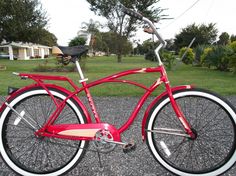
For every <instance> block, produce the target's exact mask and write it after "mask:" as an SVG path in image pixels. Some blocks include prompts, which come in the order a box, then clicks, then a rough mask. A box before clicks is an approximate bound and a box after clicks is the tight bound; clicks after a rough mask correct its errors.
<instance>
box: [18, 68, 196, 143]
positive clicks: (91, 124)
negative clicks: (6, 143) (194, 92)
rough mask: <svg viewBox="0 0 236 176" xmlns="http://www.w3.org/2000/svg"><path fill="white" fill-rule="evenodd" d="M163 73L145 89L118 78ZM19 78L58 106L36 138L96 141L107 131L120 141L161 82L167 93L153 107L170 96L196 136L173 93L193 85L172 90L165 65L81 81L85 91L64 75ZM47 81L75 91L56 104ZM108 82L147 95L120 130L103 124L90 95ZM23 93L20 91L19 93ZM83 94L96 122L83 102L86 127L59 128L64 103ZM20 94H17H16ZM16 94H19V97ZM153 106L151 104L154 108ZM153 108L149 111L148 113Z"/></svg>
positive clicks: (183, 122)
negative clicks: (43, 93)
mask: <svg viewBox="0 0 236 176" xmlns="http://www.w3.org/2000/svg"><path fill="white" fill-rule="evenodd" d="M153 72H155V73H160V78H158V79H157V80H156V81H155V82H154V83H153V84H152V85H151V86H150V87H146V86H144V85H142V84H139V83H137V82H133V81H130V80H122V79H119V78H121V77H124V76H127V75H131V74H141V73H153ZM19 76H20V77H22V78H29V79H32V80H34V81H35V82H36V83H37V84H35V85H34V86H41V87H42V88H43V89H44V90H45V91H46V92H47V93H48V94H49V95H50V97H51V98H52V100H53V102H54V103H55V105H56V107H57V108H56V110H55V111H54V112H53V113H52V115H51V116H50V117H49V119H48V121H47V123H46V124H45V125H44V126H43V127H42V128H41V129H39V130H38V131H36V132H35V134H36V135H37V136H47V137H56V138H62V139H70V140H93V139H95V135H96V133H97V132H98V131H100V130H108V131H109V132H110V133H111V134H112V136H113V140H114V141H115V142H121V139H120V134H121V133H122V132H124V131H125V130H127V129H128V128H129V126H130V125H131V124H132V123H133V121H134V120H135V118H136V117H137V114H138V113H139V111H140V109H141V107H142V105H143V104H144V102H145V101H146V99H147V98H148V96H149V95H150V94H151V93H152V92H153V91H154V90H155V89H156V88H157V87H158V86H159V85H161V84H162V83H164V85H165V88H166V92H164V93H163V94H161V95H160V96H159V97H157V98H156V100H154V102H153V103H152V104H154V103H155V102H156V101H157V100H159V99H160V98H161V97H162V96H164V95H166V94H168V96H169V98H170V102H171V104H172V106H173V109H174V111H175V113H176V116H177V117H178V118H179V120H180V121H181V123H182V125H183V127H184V129H185V131H186V134H188V135H189V136H190V137H191V138H194V134H193V132H192V130H191V127H190V125H189V124H188V122H187V120H186V119H185V117H184V115H183V113H182V112H181V110H180V109H179V107H178V105H177V104H176V102H175V100H174V97H173V95H172V92H173V91H176V90H181V89H189V88H191V86H189V85H188V86H178V87H174V88H171V86H170V83H169V80H168V77H167V74H166V71H165V68H164V66H163V65H160V66H158V67H151V68H141V69H133V70H128V71H123V72H120V73H118V74H114V75H111V76H108V77H105V78H102V79H99V80H97V81H94V82H91V83H88V84H87V83H86V79H82V81H80V82H81V84H82V88H79V87H78V86H77V85H76V84H75V83H74V82H73V81H72V80H71V79H69V78H67V77H64V76H47V75H38V74H26V73H20V74H19ZM44 80H56V81H66V82H68V83H69V84H70V85H71V86H72V87H73V89H74V91H73V92H70V91H67V92H66V93H67V94H68V96H67V97H66V98H65V99H64V100H63V101H62V102H57V101H56V99H55V97H54V96H53V95H52V93H51V92H50V90H49V87H50V86H48V84H46V83H45V82H44ZM108 82H119V83H126V84H131V85H134V86H137V87H140V88H142V89H144V90H145V93H144V94H143V96H142V97H141V98H140V100H139V102H138V103H137V105H136V107H135V108H134V110H133V112H132V114H131V115H130V117H129V118H128V120H127V122H126V123H125V124H123V125H122V126H121V127H120V128H119V129H116V128H115V127H114V126H112V125H110V124H107V123H101V119H100V116H99V114H98V112H97V110H96V107H95V104H94V102H93V99H92V96H91V94H90V91H89V88H91V87H94V86H97V85H99V84H103V83H108ZM57 88H59V89H61V91H62V92H63V91H65V90H64V89H63V88H60V87H57ZM19 91H20V90H19ZM82 91H84V92H85V93H86V96H87V98H88V102H89V105H90V107H91V110H92V112H93V116H94V120H95V121H93V120H92V118H91V116H90V115H89V113H88V111H86V108H85V107H84V106H83V104H82V103H80V106H82V109H83V111H84V113H85V115H86V118H87V124H60V125H54V122H55V120H56V119H57V117H58V116H59V114H60V113H61V111H62V110H63V108H64V106H65V103H66V101H67V100H69V99H70V98H73V97H75V96H76V95H77V94H78V93H80V92H82ZM17 92H18V91H17ZM17 92H16V94H17ZM152 104H151V105H152ZM149 109H150V107H149V108H148V110H149ZM148 110H147V112H146V113H145V116H144V118H143V122H142V136H143V139H145V128H144V126H145V124H146V120H147V114H148Z"/></svg>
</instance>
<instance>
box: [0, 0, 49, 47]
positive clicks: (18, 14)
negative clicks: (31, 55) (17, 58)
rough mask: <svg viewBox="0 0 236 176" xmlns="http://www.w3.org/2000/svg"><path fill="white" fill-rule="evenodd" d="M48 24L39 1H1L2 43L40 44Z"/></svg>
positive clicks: (0, 38)
mask: <svg viewBox="0 0 236 176" xmlns="http://www.w3.org/2000/svg"><path fill="white" fill-rule="evenodd" d="M47 22H48V19H47V18H46V13H45V11H44V10H43V9H42V5H41V3H40V1H38V0H17V1H16V0H0V42H1V41H2V40H4V39H5V40H7V41H22V42H33V43H40V42H41V38H42V37H43V35H44V34H45V33H44V32H45V31H42V30H45V29H44V28H45V26H46V25H47Z"/></svg>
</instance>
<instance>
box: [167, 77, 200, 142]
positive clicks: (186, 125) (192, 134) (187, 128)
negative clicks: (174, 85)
mask: <svg viewBox="0 0 236 176" xmlns="http://www.w3.org/2000/svg"><path fill="white" fill-rule="evenodd" d="M165 87H166V90H167V92H168V96H169V98H170V103H171V105H172V107H173V110H174V112H175V114H176V116H177V117H178V119H179V120H180V122H181V124H182V125H183V127H184V129H185V132H186V134H188V135H189V138H190V139H192V140H194V139H196V137H197V135H196V133H195V132H194V131H193V128H192V127H191V125H190V124H189V123H188V121H187V119H186V118H185V116H184V114H183V112H182V110H181V108H180V107H179V106H178V104H177V102H176V101H175V99H174V96H173V93H172V91H171V87H170V83H169V81H168V80H166V82H165Z"/></svg>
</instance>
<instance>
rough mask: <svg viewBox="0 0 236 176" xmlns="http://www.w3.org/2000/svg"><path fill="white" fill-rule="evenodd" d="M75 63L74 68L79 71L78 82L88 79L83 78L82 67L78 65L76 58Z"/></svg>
mask: <svg viewBox="0 0 236 176" xmlns="http://www.w3.org/2000/svg"><path fill="white" fill-rule="evenodd" d="M75 65H76V68H77V70H78V72H79V75H80V79H81V80H80V83H82V82H85V81H87V80H88V79H87V78H84V74H83V71H82V69H81V67H80V64H79V61H78V60H76V61H75Z"/></svg>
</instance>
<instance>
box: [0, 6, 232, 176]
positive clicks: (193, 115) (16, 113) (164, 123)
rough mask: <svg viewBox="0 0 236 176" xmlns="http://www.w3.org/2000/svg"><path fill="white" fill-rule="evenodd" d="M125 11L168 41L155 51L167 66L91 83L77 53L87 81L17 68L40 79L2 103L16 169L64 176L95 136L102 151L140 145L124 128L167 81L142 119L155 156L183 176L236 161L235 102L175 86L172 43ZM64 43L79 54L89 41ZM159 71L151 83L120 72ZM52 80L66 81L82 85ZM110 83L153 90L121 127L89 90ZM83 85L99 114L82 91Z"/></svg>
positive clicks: (8, 156)
mask: <svg viewBox="0 0 236 176" xmlns="http://www.w3.org/2000/svg"><path fill="white" fill-rule="evenodd" d="M123 11H124V12H125V13H126V14H128V15H131V16H133V17H136V18H138V19H140V20H142V21H144V22H146V23H147V24H149V26H150V28H151V29H152V32H153V33H154V34H155V35H156V36H157V38H158V39H159V41H160V43H161V44H160V46H159V47H158V48H157V49H156V50H155V53H156V55H157V58H158V61H159V66H157V67H153V68H141V69H134V70H128V71H124V72H121V73H118V74H114V75H111V76H108V77H105V78H102V79H99V80H97V81H94V82H91V83H86V81H87V79H85V77H84V75H83V72H82V70H81V68H80V65H79V62H78V61H77V60H75V63H76V66H77V69H78V72H79V75H80V77H81V80H80V83H81V85H82V87H78V86H77V85H76V84H75V83H73V82H72V80H71V79H69V78H67V77H64V76H46V75H38V74H26V73H19V74H18V73H15V74H17V75H18V76H20V77H21V78H22V79H32V80H34V81H35V82H36V83H35V84H32V85H29V86H26V87H23V88H21V89H18V90H16V91H13V92H12V93H11V94H10V96H9V97H8V98H7V100H6V102H5V103H4V104H3V105H2V107H1V109H0V112H1V114H0V117H1V118H0V149H1V156H2V158H3V160H4V161H5V162H6V164H7V165H8V166H9V167H10V168H11V169H12V170H13V171H15V172H16V173H18V174H20V175H27V176H37V175H38V176H39V175H44V176H52V175H62V174H64V173H66V172H68V171H69V170H70V169H72V168H73V167H74V166H75V165H76V164H77V163H78V162H79V161H80V160H81V159H82V157H83V155H84V153H85V151H86V150H87V149H88V143H89V141H92V142H93V143H94V147H95V148H96V151H98V153H99V152H110V151H112V150H113V149H114V147H115V146H116V145H121V146H122V147H123V149H124V151H126V152H127V151H129V150H132V149H133V148H134V147H135V145H134V143H128V142H125V141H122V139H121V133H123V132H124V131H125V130H127V129H128V128H129V126H130V125H131V124H132V122H133V121H134V119H135V118H136V116H137V114H138V112H139V111H140V109H141V107H142V105H143V104H144V102H145V100H146V99H147V98H148V96H149V95H150V94H151V93H152V92H153V91H154V90H155V89H156V88H157V87H158V86H159V85H161V84H164V86H165V88H166V90H165V91H164V92H163V93H162V94H160V95H159V96H157V97H156V98H155V99H154V101H153V102H152V103H151V104H150V105H149V107H148V108H147V110H146V113H145V114H144V118H143V121H142V138H143V141H146V142H147V145H148V147H149V149H150V151H151V153H152V154H153V156H154V158H155V159H156V160H157V161H158V162H159V163H160V164H161V165H162V166H164V167H165V168H166V169H168V170H169V171H171V172H173V173H174V174H177V175H182V176H183V175H204V176H215V175H219V174H222V173H223V172H225V171H227V170H228V169H229V168H231V166H233V164H234V163H235V160H236V150H235V147H236V125H235V124H236V114H235V112H236V111H235V109H234V107H233V106H232V105H230V103H229V102H228V101H226V100H225V99H224V98H222V97H220V96H218V95H216V94H215V93H211V92H209V91H206V90H203V89H197V88H195V87H193V86H191V85H185V86H177V87H171V86H170V83H169V80H168V77H167V74H166V71H165V68H164V65H163V64H162V61H161V59H160V57H159V54H158V52H159V50H160V49H161V48H162V47H163V46H165V45H166V42H165V41H164V40H163V39H162V37H161V36H160V35H159V34H158V32H157V30H156V28H155V26H154V24H153V23H152V22H151V21H150V20H149V19H147V18H145V17H143V16H142V15H140V14H138V13H136V12H134V11H131V10H130V9H127V8H123ZM54 49H55V48H54ZM56 49H57V53H58V51H59V53H60V54H62V55H69V56H71V57H72V58H77V57H78V58H79V56H80V55H81V54H82V53H84V52H85V51H86V49H85V48H83V47H80V48H62V47H58V48H56ZM153 72H155V73H158V74H160V78H158V79H157V80H156V81H155V82H154V83H153V84H152V85H151V86H150V87H146V86H144V85H142V84H139V83H137V82H133V81H130V80H123V79H120V78H121V77H123V76H126V75H131V74H143V73H153ZM45 80H57V81H66V82H68V83H69V84H70V85H71V86H72V88H73V89H74V91H69V90H67V89H65V88H63V87H60V86H58V85H55V84H50V83H45ZM108 82H109V83H110V82H115V83H116V82H119V83H126V84H131V85H134V86H138V87H140V88H142V89H144V90H145V93H144V95H143V96H142V97H141V99H140V100H139V102H138V103H137V105H136V107H135V108H134V110H133V112H132V114H131V115H130V118H129V119H128V120H127V122H126V123H125V124H123V125H122V126H121V127H120V128H116V127H115V124H109V123H105V122H101V119H100V116H99V114H98V112H97V110H96V107H95V104H94V102H93V98H92V96H91V94H90V91H89V88H91V87H93V86H96V85H99V84H103V83H108ZM82 91H84V92H85V93H86V96H87V99H88V102H89V105H90V107H91V111H92V113H90V112H89V111H88V110H87V109H86V107H85V106H84V104H83V103H82V101H81V100H80V99H79V98H78V97H77V94H79V93H80V92H82ZM91 114H92V115H93V116H94V119H92V117H91Z"/></svg>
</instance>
